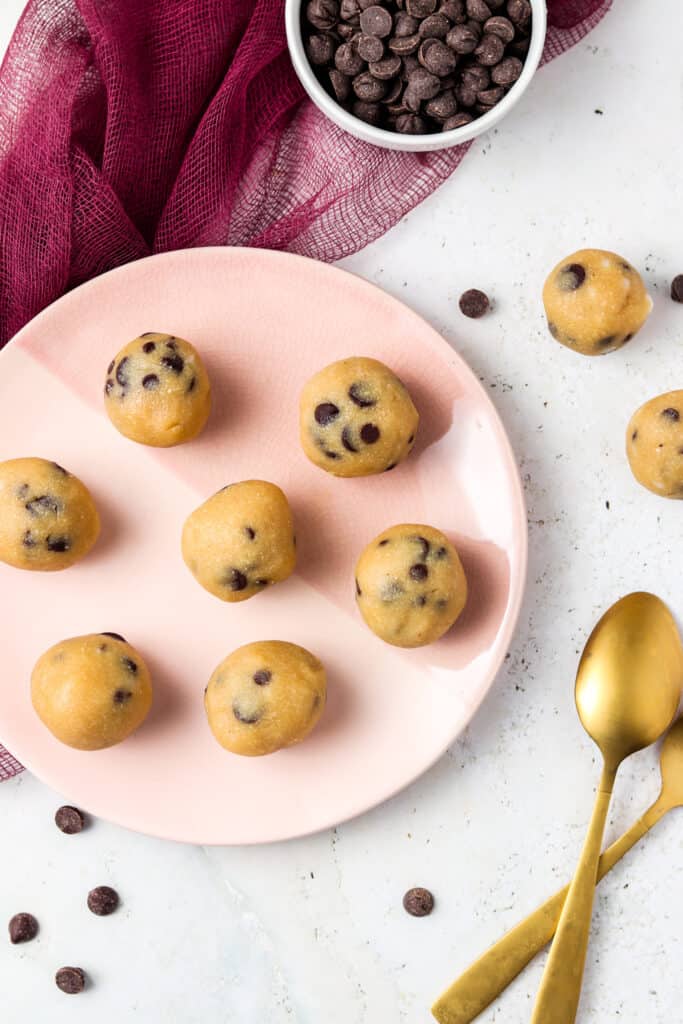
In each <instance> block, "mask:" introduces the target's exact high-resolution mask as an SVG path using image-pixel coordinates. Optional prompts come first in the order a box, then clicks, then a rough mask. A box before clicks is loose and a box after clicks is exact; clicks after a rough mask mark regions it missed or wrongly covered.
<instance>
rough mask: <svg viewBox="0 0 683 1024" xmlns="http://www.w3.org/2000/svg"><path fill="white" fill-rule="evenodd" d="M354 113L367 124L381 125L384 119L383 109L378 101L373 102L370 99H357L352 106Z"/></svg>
mask: <svg viewBox="0 0 683 1024" xmlns="http://www.w3.org/2000/svg"><path fill="white" fill-rule="evenodd" d="M351 111H352V113H353V115H354V116H355V117H357V118H359V119H360V120H361V121H365V122H367V124H374V125H379V124H380V123H381V121H382V111H381V109H380V106H379V104H378V103H371V102H369V101H368V100H355V102H354V104H353V106H352V107H351Z"/></svg>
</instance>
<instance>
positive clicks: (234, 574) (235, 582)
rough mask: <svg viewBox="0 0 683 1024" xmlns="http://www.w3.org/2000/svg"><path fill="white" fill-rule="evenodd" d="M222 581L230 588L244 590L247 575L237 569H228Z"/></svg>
mask: <svg viewBox="0 0 683 1024" xmlns="http://www.w3.org/2000/svg"><path fill="white" fill-rule="evenodd" d="M223 583H224V584H225V586H226V587H230V589H231V590H244V589H245V587H246V586H247V577H246V576H245V575H244V573H243V572H240V571H239V569H229V570H228V572H227V574H226V577H225V579H224V580H223Z"/></svg>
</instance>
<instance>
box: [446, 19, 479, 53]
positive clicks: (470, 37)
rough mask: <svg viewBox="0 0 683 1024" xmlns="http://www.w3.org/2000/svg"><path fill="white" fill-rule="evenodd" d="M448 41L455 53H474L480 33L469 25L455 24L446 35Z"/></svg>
mask: <svg viewBox="0 0 683 1024" xmlns="http://www.w3.org/2000/svg"><path fill="white" fill-rule="evenodd" d="M446 42H447V44H448V45H449V46H450V48H451V50H454V51H455V53H460V54H466V53H474V51H475V50H476V48H477V46H478V45H479V34H478V33H477V32H475V31H474V30H473V29H472V28H470V26H469V25H455V26H454V27H453V28H452V29H451V30H450V32H449V33H448V35H447V36H446Z"/></svg>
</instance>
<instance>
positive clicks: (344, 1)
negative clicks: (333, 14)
mask: <svg viewBox="0 0 683 1024" xmlns="http://www.w3.org/2000/svg"><path fill="white" fill-rule="evenodd" d="M339 14H340V17H342V18H343V19H344V21H349V20H350V19H351V18H357V17H358V16H359V15H360V4H359V3H358V0H341V4H340V6H339Z"/></svg>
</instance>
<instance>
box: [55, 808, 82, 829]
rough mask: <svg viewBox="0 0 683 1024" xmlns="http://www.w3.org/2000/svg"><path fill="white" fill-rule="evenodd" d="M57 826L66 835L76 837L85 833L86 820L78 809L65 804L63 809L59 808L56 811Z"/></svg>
mask: <svg viewBox="0 0 683 1024" xmlns="http://www.w3.org/2000/svg"><path fill="white" fill-rule="evenodd" d="M55 825H56V826H57V828H58V829H59V831H60V832H63V833H64V834H65V835H67V836H75V835H77V834H78V833H79V832H82V831H83V828H84V826H85V818H84V817H83V814H82V812H81V811H79V810H78V808H77V807H71V806H69V805H68V804H65V805H64V806H63V807H58V808H57V810H56V811H55Z"/></svg>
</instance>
